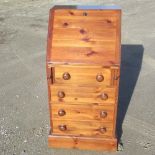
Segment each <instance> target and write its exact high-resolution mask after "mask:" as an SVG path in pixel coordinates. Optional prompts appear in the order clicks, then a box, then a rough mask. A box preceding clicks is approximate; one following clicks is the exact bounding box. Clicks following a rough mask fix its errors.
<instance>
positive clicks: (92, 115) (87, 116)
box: [51, 103, 114, 122]
mask: <svg viewBox="0 0 155 155" xmlns="http://www.w3.org/2000/svg"><path fill="white" fill-rule="evenodd" d="M51 104H52V108H51V111H52V118H53V120H59V121H61V120H71V121H74V120H77V119H78V120H79V121H83V120H85V121H91V120H92V121H93V120H96V121H99V122H112V121H113V120H114V116H113V113H114V105H110V103H109V105H108V104H107V105H103V106H99V105H95V104H84V103H83V104H82V105H76V104H74V103H70V104H61V103H51ZM59 110H64V111H65V115H64V116H60V115H59V114H58V111H59ZM101 111H104V112H106V113H107V116H106V117H105V118H102V117H101V115H100V113H101Z"/></svg>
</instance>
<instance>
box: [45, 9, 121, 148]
mask: <svg viewBox="0 0 155 155" xmlns="http://www.w3.org/2000/svg"><path fill="white" fill-rule="evenodd" d="M120 39H121V9H120V8H119V7H107V6H106V7H105V6H54V7H53V8H52V9H50V15H49V26H48V41H47V60H46V69H47V81H48V99H49V100H48V101H49V111H50V126H51V130H50V133H49V136H48V144H49V147H56V148H61V147H62V148H77V149H88V150H108V151H115V150H117V134H116V117H117V105H118V103H117V102H118V89H119V75H120V50H121V49H120V45H121V43H120V42H121V41H120Z"/></svg>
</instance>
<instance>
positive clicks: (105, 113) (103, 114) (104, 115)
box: [100, 111, 108, 118]
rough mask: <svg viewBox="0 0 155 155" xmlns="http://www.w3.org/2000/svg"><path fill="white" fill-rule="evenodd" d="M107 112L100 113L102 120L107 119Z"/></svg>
mask: <svg viewBox="0 0 155 155" xmlns="http://www.w3.org/2000/svg"><path fill="white" fill-rule="evenodd" d="M107 115H108V114H107V112H106V111H101V112H100V116H101V118H106V117H107Z"/></svg>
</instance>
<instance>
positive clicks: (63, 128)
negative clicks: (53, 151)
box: [58, 125, 67, 131]
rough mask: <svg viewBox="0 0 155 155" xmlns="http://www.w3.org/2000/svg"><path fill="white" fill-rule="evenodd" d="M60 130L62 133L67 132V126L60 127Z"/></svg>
mask: <svg viewBox="0 0 155 155" xmlns="http://www.w3.org/2000/svg"><path fill="white" fill-rule="evenodd" d="M58 127H59V130H60V131H66V130H67V126H66V125H59V126H58Z"/></svg>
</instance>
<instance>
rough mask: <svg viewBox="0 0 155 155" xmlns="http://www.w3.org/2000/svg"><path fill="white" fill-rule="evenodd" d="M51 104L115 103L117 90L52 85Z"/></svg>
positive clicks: (99, 87) (98, 87)
mask: <svg viewBox="0 0 155 155" xmlns="http://www.w3.org/2000/svg"><path fill="white" fill-rule="evenodd" d="M50 88H51V102H73V103H75V104H76V102H84V103H90V104H91V103H115V91H116V88H105V87H103V86H96V87H91V86H90V87H80V86H77V87H76V86H62V85H60V86H59V85H51V86H50Z"/></svg>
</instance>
